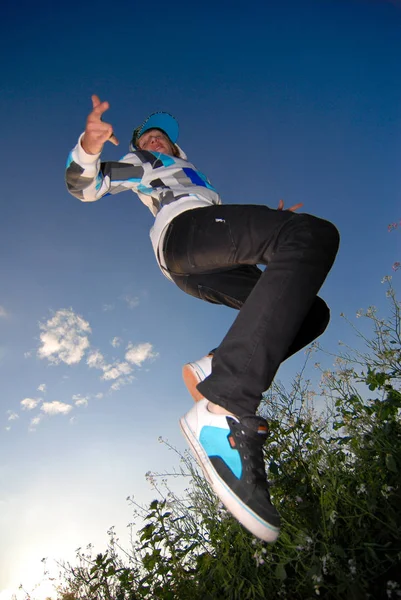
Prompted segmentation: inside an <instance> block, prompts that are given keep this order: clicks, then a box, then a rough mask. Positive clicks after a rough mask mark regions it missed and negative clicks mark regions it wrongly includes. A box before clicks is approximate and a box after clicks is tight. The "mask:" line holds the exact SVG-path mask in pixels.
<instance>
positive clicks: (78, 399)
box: [72, 394, 89, 406]
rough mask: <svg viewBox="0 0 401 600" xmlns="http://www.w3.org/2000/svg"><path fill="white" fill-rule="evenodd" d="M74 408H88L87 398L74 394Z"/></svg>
mask: <svg viewBox="0 0 401 600" xmlns="http://www.w3.org/2000/svg"><path fill="white" fill-rule="evenodd" d="M72 399H73V401H74V404H75V406H88V400H89V396H81V394H76V395H75V396H73V397H72Z"/></svg>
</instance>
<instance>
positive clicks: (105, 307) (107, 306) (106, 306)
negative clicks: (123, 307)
mask: <svg viewBox="0 0 401 600" xmlns="http://www.w3.org/2000/svg"><path fill="white" fill-rule="evenodd" d="M102 310H103V312H108V311H109V310H114V304H103V308H102Z"/></svg>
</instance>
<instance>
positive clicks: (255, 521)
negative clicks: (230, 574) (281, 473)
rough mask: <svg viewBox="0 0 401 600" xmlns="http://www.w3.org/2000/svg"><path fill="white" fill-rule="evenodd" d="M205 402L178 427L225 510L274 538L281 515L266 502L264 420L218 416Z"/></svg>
mask: <svg viewBox="0 0 401 600" xmlns="http://www.w3.org/2000/svg"><path fill="white" fill-rule="evenodd" d="M207 406H208V400H206V399H203V400H200V401H199V402H197V403H196V404H195V405H194V406H193V408H191V410H190V411H189V412H188V413H187V414H186V415H184V416H183V417H182V418H181V419H180V426H181V429H182V432H183V434H184V436H185V437H186V439H187V441H188V442H189V445H190V447H191V449H192V451H193V453H194V456H195V458H196V460H197V461H198V463H199V465H200V467H201V468H202V470H203V472H204V474H205V476H206V478H207V480H208V481H209V483H210V484H211V486H212V488H213V490H214V491H215V493H216V494H217V496H218V497H219V499H220V500H221V502H222V503H223V504H224V506H225V507H226V508H227V510H228V511H229V512H230V513H231V514H232V515H233V516H234V517H235V518H236V519H237V520H238V521H239V522H240V523H241V524H242V525H243V526H244V527H245V528H246V529H248V530H249V531H250V532H251V533H253V535H255V536H256V537H258V538H260V539H261V540H264V541H265V542H274V541H275V540H276V539H277V537H278V534H279V529H280V517H279V514H278V512H277V511H276V509H275V508H274V506H273V505H272V504H271V501H270V494H269V486H268V483H267V478H266V472H265V465H264V458H263V445H264V443H265V441H266V438H267V433H268V429H267V422H266V421H265V419H262V418H261V417H257V416H254V415H251V416H245V417H242V418H241V419H239V418H237V417H234V416H231V415H216V414H214V413H212V412H210V411H209V410H208V408H207Z"/></svg>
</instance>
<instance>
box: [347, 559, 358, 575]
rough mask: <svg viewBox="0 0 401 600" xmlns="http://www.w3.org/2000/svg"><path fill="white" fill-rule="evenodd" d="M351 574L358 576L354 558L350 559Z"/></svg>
mask: <svg viewBox="0 0 401 600" xmlns="http://www.w3.org/2000/svg"><path fill="white" fill-rule="evenodd" d="M348 567H349V572H350V573H351V575H356V563H355V560H354V559H353V558H350V559H349V561H348Z"/></svg>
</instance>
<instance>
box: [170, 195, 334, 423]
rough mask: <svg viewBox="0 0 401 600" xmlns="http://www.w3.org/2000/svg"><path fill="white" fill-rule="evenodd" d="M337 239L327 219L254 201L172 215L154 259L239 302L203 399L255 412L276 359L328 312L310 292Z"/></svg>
mask: <svg viewBox="0 0 401 600" xmlns="http://www.w3.org/2000/svg"><path fill="white" fill-rule="evenodd" d="M338 244H339V234H338V231H337V229H336V228H335V227H334V225H332V224H331V223H329V222H328V221H325V220H323V219H319V218H317V217H313V216H311V215H307V214H296V213H292V212H289V211H278V210H273V209H270V208H268V207H267V206H262V205H233V204H228V205H215V206H210V207H206V208H199V209H195V210H189V211H187V212H184V213H182V214H180V215H178V217H176V218H175V219H174V220H173V221H172V223H171V224H170V226H169V229H168V231H167V235H166V238H165V244H164V258H165V261H166V265H167V268H168V270H169V272H170V275H171V276H172V278H173V280H174V282H175V283H176V284H177V285H178V287H180V288H181V289H182V290H184V291H185V292H187V293H189V294H191V295H193V296H196V297H198V298H202V299H203V300H206V301H208V302H214V303H218V304H226V305H227V306H231V307H233V308H237V309H239V314H238V315H237V317H236V319H235V321H234V323H233V325H232V326H231V327H230V329H229V331H228V332H227V334H226V336H225V337H224V339H223V341H222V342H221V344H220V345H219V347H218V348H217V350H216V351H215V353H214V356H213V362H212V374H211V375H210V376H209V377H207V378H206V379H205V380H204V381H203V382H201V383H200V384H199V385H198V389H199V391H200V392H201V393H202V394H203V395H204V396H205V397H206V398H207V399H208V400H210V401H212V402H215V403H216V404H219V405H220V406H223V407H224V408H226V409H227V410H229V411H231V412H233V413H234V414H236V415H238V416H243V415H245V414H252V413H255V412H256V409H257V407H258V405H259V403H260V400H261V397H262V393H263V392H264V391H265V390H267V389H268V388H269V386H270V385H271V383H272V381H273V378H274V375H275V373H276V371H277V369H278V367H279V366H280V364H281V363H282V362H283V360H285V359H286V358H287V357H288V356H290V355H291V354H293V353H294V352H296V351H297V350H299V349H300V348H302V347H304V346H305V345H307V344H308V343H310V342H312V341H313V340H314V339H315V338H316V337H317V336H318V335H320V334H321V333H322V332H323V331H324V329H325V328H326V326H327V323H328V321H329V310H328V308H327V306H326V304H325V303H324V302H323V300H321V299H320V298H318V297H317V293H318V291H319V289H320V287H321V286H322V284H323V282H324V280H325V278H326V276H327V274H328V272H329V271H330V269H331V267H332V265H333V262H334V259H335V256H336V253H337V250H338ZM257 264H260V265H266V267H267V268H266V269H265V270H264V271H261V270H260V269H258V268H257V267H256V265H257Z"/></svg>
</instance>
